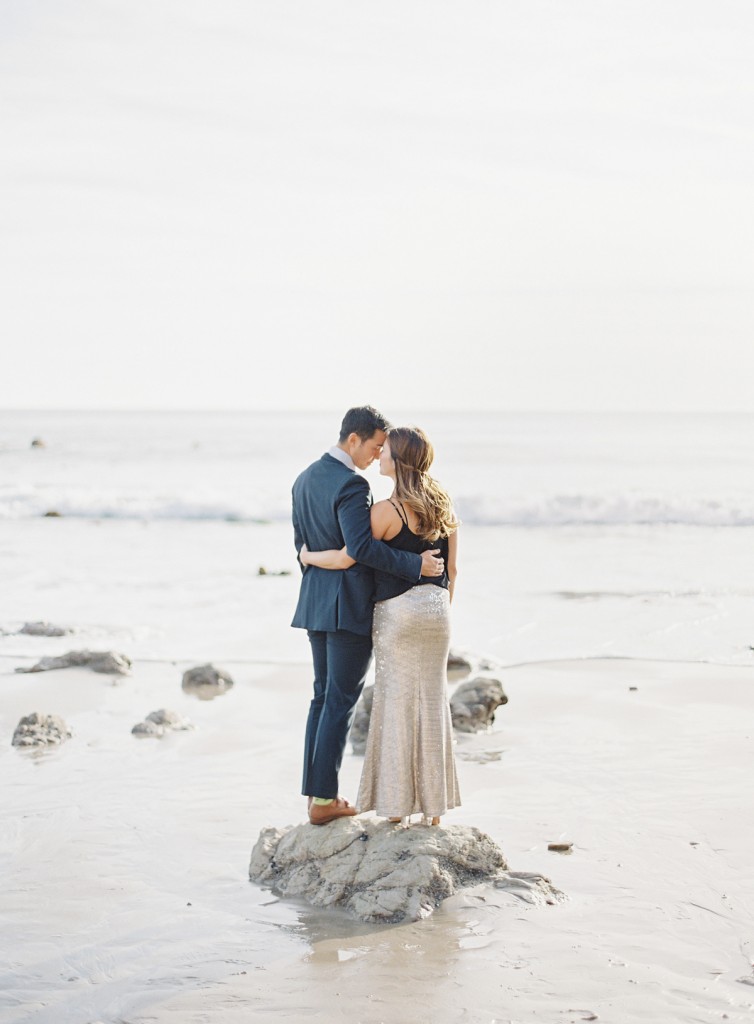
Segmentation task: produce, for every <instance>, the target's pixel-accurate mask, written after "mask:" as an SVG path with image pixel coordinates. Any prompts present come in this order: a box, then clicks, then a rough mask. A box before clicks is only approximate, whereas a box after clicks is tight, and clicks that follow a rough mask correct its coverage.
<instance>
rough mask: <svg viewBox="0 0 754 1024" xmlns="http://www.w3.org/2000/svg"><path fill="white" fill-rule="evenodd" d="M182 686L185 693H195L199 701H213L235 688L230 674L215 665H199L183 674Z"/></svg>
mask: <svg viewBox="0 0 754 1024" xmlns="http://www.w3.org/2000/svg"><path fill="white" fill-rule="evenodd" d="M181 686H182V687H183V690H184V692H185V693H193V694H194V696H195V697H198V698H199V700H212V699H213V698H214V697H219V696H220V694H222V693H226V692H227V691H228V690H229V689H230V688H231V686H233V679H232V677H231V676H230V674H229V673H228V672H224V671H223V670H222V669H219V668H215V666H214V665H197V666H196V667H195V668H190V669H188V670H187V671H186V672H184V673H183V680H182V682H181Z"/></svg>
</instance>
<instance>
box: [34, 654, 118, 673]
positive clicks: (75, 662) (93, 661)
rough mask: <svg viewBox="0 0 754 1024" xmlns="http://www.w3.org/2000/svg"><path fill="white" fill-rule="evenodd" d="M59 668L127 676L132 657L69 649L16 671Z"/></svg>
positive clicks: (38, 670) (46, 670)
mask: <svg viewBox="0 0 754 1024" xmlns="http://www.w3.org/2000/svg"><path fill="white" fill-rule="evenodd" d="M58 668H90V669H91V670H92V672H103V673H105V674H107V675H116V676H127V675H129V673H130V671H131V659H130V658H127V657H126V655H125V654H118V653H117V652H116V651H69V652H68V653H67V654H61V655H60V657H58V658H42V659H41V661H38V662H37V663H36V665H32V667H31V668H17V669H16V672H51V671H53V669H58Z"/></svg>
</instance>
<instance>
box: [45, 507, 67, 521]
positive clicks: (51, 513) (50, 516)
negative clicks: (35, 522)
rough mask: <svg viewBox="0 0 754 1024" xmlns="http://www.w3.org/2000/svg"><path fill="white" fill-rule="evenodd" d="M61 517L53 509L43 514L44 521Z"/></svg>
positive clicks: (60, 513)
mask: <svg viewBox="0 0 754 1024" xmlns="http://www.w3.org/2000/svg"><path fill="white" fill-rule="evenodd" d="M62 516H63V513H62V512H56V511H55V509H54V508H51V509H50V510H49V511H48V512H45V513H44V518H45V519H61V518H62Z"/></svg>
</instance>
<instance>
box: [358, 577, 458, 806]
mask: <svg viewBox="0 0 754 1024" xmlns="http://www.w3.org/2000/svg"><path fill="white" fill-rule="evenodd" d="M372 638H373V641H374V656H375V670H376V677H375V685H374V702H373V704H372V714H371V719H370V723H369V735H368V737H367V746H366V753H365V755H364V769H363V771H362V774H361V785H360V786H359V795H358V798H357V804H356V806H357V807H358V808H359V810H360V811H371V810H374V811H376V812H377V814H378V815H381V816H383V817H386V818H403V817H406V816H407V815H409V814H416V813H418V812H422V813H424V814H429V815H433V816H434V815H442V814H444V813H445V811H447V810H448V809H449V808H451V807H458V806H459V805H460V803H461V800H460V795H459V792H458V778H457V776H456V767H455V759H454V757H453V726H452V723H451V719H450V705H449V702H448V692H447V689H448V679H447V661H448V649H449V646H450V597H449V595H448V592H447V590H445V589H444V588H443V587H438V586H434V585H433V584H424V585H423V586H416V587H412V588H411V589H410V590H408V591H406V593H405V594H401V595H400V596H399V597H393V598H390V600H388V601H380V602H378V603H377V604H376V605H375V609H374V625H373V628H372Z"/></svg>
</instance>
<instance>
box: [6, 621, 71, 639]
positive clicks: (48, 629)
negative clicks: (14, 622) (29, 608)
mask: <svg viewBox="0 0 754 1024" xmlns="http://www.w3.org/2000/svg"><path fill="white" fill-rule="evenodd" d="M18 632H19V633H24V634H26V636H67V635H68V634H69V633H72V632H73V630H72V629H69V628H68V627H67V626H53V624H52V623H51V622H25V623H24V624H23V626H22V627H21V628H20V629H19V631H18Z"/></svg>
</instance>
